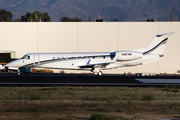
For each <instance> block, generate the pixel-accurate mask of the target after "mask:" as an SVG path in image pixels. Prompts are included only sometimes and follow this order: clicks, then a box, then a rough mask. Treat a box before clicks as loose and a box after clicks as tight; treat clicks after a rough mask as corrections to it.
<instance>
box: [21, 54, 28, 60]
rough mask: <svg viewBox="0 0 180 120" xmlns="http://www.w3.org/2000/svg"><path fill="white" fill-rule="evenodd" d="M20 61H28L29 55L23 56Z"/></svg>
mask: <svg viewBox="0 0 180 120" xmlns="http://www.w3.org/2000/svg"><path fill="white" fill-rule="evenodd" d="M21 59H30V56H29V55H24V56H23V57H22V58H21Z"/></svg>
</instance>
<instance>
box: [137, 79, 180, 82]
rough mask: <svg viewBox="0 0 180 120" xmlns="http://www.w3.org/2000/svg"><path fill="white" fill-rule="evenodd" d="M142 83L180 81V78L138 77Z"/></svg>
mask: <svg viewBox="0 0 180 120" xmlns="http://www.w3.org/2000/svg"><path fill="white" fill-rule="evenodd" d="M136 80H138V81H140V82H142V83H180V79H136Z"/></svg>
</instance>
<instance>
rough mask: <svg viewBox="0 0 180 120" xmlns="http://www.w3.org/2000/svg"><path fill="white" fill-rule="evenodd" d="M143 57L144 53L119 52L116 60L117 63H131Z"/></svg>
mask: <svg viewBox="0 0 180 120" xmlns="http://www.w3.org/2000/svg"><path fill="white" fill-rule="evenodd" d="M142 57H143V53H141V52H135V51H119V52H116V59H117V61H129V60H135V59H140V58H142Z"/></svg>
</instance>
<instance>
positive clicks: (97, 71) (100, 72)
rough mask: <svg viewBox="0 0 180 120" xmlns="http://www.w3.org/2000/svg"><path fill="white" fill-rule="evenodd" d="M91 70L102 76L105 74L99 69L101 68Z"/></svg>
mask: <svg viewBox="0 0 180 120" xmlns="http://www.w3.org/2000/svg"><path fill="white" fill-rule="evenodd" d="M91 71H92V72H93V73H94V74H95V75H97V76H102V75H103V72H102V71H99V69H92V70H91Z"/></svg>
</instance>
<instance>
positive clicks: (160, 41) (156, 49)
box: [135, 32, 174, 55]
mask: <svg viewBox="0 0 180 120" xmlns="http://www.w3.org/2000/svg"><path fill="white" fill-rule="evenodd" d="M171 34H174V32H171V33H163V34H158V35H156V36H155V37H154V38H153V40H152V41H151V42H150V43H149V44H148V46H147V47H145V48H142V49H138V50H135V51H139V52H142V53H143V54H144V55H146V54H149V53H151V54H159V55H162V54H163V51H164V48H165V45H166V43H167V40H168V35H171Z"/></svg>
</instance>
